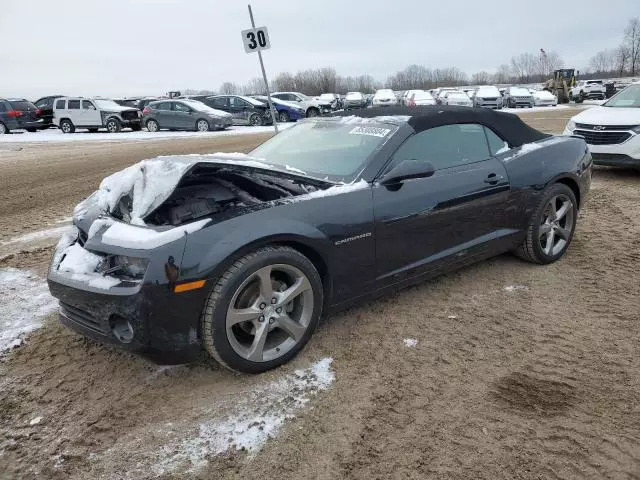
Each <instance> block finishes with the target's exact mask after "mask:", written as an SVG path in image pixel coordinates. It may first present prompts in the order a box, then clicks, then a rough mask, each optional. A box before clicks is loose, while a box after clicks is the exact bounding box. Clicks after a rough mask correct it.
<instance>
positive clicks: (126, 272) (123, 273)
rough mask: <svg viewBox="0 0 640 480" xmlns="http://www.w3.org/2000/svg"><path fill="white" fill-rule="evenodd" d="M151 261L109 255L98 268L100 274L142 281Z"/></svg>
mask: <svg viewBox="0 0 640 480" xmlns="http://www.w3.org/2000/svg"><path fill="white" fill-rule="evenodd" d="M148 266H149V260H148V259H146V258H136V257H127V256H124V255H109V256H108V257H105V258H104V260H103V261H102V263H101V264H100V265H99V266H98V272H99V273H102V274H103V275H112V276H114V277H117V278H123V277H124V278H129V279H131V280H141V279H142V278H143V277H144V274H145V272H146V271H147V267H148Z"/></svg>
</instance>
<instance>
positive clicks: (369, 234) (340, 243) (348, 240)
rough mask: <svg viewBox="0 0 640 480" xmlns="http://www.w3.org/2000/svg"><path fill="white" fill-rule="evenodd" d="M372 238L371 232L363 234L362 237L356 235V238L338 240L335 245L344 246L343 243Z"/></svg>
mask: <svg viewBox="0 0 640 480" xmlns="http://www.w3.org/2000/svg"><path fill="white" fill-rule="evenodd" d="M370 236H371V232H367V233H362V234H360V235H356V236H355V237H348V238H343V239H342V240H338V241H337V242H336V243H335V244H336V245H342V244H343V243H348V242H353V241H354V240H361V239H363V238H367V237H370Z"/></svg>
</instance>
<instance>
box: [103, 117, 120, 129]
mask: <svg viewBox="0 0 640 480" xmlns="http://www.w3.org/2000/svg"><path fill="white" fill-rule="evenodd" d="M105 127H107V132H109V133H118V132H119V131H120V130H122V125H121V124H120V120H118V119H117V118H113V117H111V118H108V119H107V123H106V124H105Z"/></svg>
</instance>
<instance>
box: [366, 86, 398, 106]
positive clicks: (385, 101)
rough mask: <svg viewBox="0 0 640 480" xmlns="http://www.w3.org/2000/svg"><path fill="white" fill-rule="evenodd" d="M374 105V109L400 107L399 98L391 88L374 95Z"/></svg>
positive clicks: (383, 89) (378, 91)
mask: <svg viewBox="0 0 640 480" xmlns="http://www.w3.org/2000/svg"><path fill="white" fill-rule="evenodd" d="M372 105H373V106H374V107H390V106H396V105H398V98H397V97H396V94H395V93H394V92H393V90H391V89H390V88H382V89H380V90H377V91H376V93H375V94H374V95H373V101H372Z"/></svg>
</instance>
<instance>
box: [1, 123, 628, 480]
mask: <svg viewBox="0 0 640 480" xmlns="http://www.w3.org/2000/svg"><path fill="white" fill-rule="evenodd" d="M573 114H575V111H574V110H558V111H549V112H548V113H547V112H532V113H523V114H522V117H523V118H524V119H525V120H526V121H527V122H529V123H530V124H531V125H533V126H534V127H536V128H540V129H542V130H546V131H549V132H555V133H557V132H559V131H561V130H562V128H563V127H564V125H565V123H566V121H567V119H568V118H569V117H570V116H571V115H573ZM263 138H264V136H262V138H260V137H248V136H243V137H226V138H223V139H219V140H206V141H202V140H198V139H193V138H191V139H184V140H176V141H163V142H157V143H156V142H154V143H150V142H144V143H142V142H140V143H137V142H130V143H127V144H115V143H114V144H108V145H107V144H84V145H78V144H72V145H64V144H60V145H58V144H57V145H52V146H37V147H36V146H22V148H23V149H22V150H20V151H12V152H4V153H2V155H0V241H2V240H5V241H6V240H7V239H10V238H12V237H14V236H16V235H21V234H24V233H27V232H32V231H34V230H39V229H42V228H47V227H45V226H44V225H49V224H50V223H52V222H55V221H57V220H59V219H60V218H64V217H66V216H69V215H70V213H71V210H72V208H73V205H75V203H77V201H79V200H80V199H81V198H83V197H85V196H86V195H87V194H88V193H90V192H91V191H92V190H94V189H95V188H96V186H97V185H98V183H99V181H100V179H101V178H102V177H104V176H105V175H106V174H108V173H110V172H113V171H115V170H118V169H120V168H122V167H124V166H126V165H129V164H131V163H133V162H134V161H137V160H140V159H142V158H148V157H151V156H154V155H158V154H170V153H178V152H184V153H194V152H210V151H225V150H226V151H247V150H249V149H250V148H251V146H252V145H253V144H256V143H259V142H260V141H261V140H262V139H263ZM639 205H640V173H638V172H634V171H629V170H612V169H597V170H596V172H595V175H594V180H593V185H592V190H591V193H590V196H589V199H588V201H587V204H586V206H585V208H584V210H583V211H582V212H581V213H580V218H579V222H578V229H577V232H576V235H575V237H574V240H573V243H572V245H571V247H570V249H569V251H568V253H567V254H566V255H565V257H564V258H563V259H562V260H561V261H559V262H557V263H555V264H553V265H550V266H545V267H541V266H534V265H531V264H527V263H524V262H521V261H519V260H517V259H516V258H514V257H512V256H509V255H504V256H501V257H499V258H496V259H493V260H491V261H488V262H484V263H481V264H478V265H475V266H473V267H470V268H466V269H464V270H461V271H458V272H456V273H454V274H450V275H447V276H444V277H441V278H439V279H436V280H434V281H431V282H428V283H425V284H423V285H420V286H416V287H413V288H410V289H408V290H405V291H402V292H399V293H397V294H395V295H391V296H387V297H384V298H380V299H378V300H376V301H374V302H371V303H369V304H365V305H362V306H360V307H357V308H354V309H351V310H349V311H347V312H344V313H342V314H339V315H336V316H333V317H331V318H328V319H326V320H325V321H324V323H323V325H322V326H321V327H320V329H319V330H318V331H317V332H316V334H315V335H314V337H313V338H312V339H311V341H310V343H309V345H308V346H307V347H306V348H305V349H304V350H303V352H301V354H300V355H299V356H298V358H296V359H295V360H294V361H293V362H292V363H291V364H289V365H286V366H284V367H282V368H280V369H277V370H275V371H272V372H269V373H267V374H264V375H260V376H247V375H233V374H231V373H229V372H227V371H225V370H223V369H221V368H218V367H216V366H215V365H213V366H212V365H209V364H205V363H199V364H193V365H184V366H176V367H171V368H168V367H160V366H157V365H155V364H152V363H150V362H149V361H147V360H145V359H142V358H139V357H136V356H132V355H129V354H126V353H123V352H121V351H119V350H117V349H115V348H111V347H107V346H101V345H97V344H95V343H93V342H90V341H87V340H85V339H83V338H81V337H79V336H77V335H75V334H73V333H71V332H68V331H67V330H65V329H63V328H61V327H60V326H59V325H58V323H57V321H56V318H55V315H51V316H50V317H48V318H47V320H46V322H45V325H44V327H43V328H41V329H40V330H37V331H36V332H34V333H32V334H31V335H30V336H29V338H28V340H27V342H26V343H25V344H24V345H23V346H22V347H20V348H18V349H15V350H13V351H11V352H10V353H9V354H8V355H6V356H5V357H3V358H2V359H0V478H1V479H4V478H7V479H9V478H10V479H14V478H16V479H18V478H19V479H22V478H26V479H32V478H33V479H35V478H46V479H67V478H71V479H87V478H104V479H120V478H122V479H125V478H136V479H137V478H154V477H159V478H165V479H166V478H201V479H218V478H225V479H226V478H230V479H264V478H274V477H277V478H283V479H300V478H319V479H343V478H344V479H354V480H355V479H362V480H365V479H366V480H370V479H423V478H438V479H442V478H455V479H471V478H474V479H475V478H483V479H499V478H505V479H555V478H558V479H566V478H590V479H603V478H607V479H638V478H640V355H638V345H640V332H639V329H638V326H639V325H640V294H639V293H638V286H639V285H640V216H639V215H638V211H639V210H638V209H639ZM48 242H49V243H47V241H44V242H43V243H42V244H39V245H37V246H33V247H30V248H27V249H26V251H22V252H20V251H19V250H18V251H12V253H9V254H8V253H7V250H6V249H5V250H4V251H3V250H2V246H1V245H0V267H16V268H28V269H31V270H34V271H36V272H39V273H43V272H44V269H45V268H46V264H47V262H48V259H49V255H50V251H51V249H50V244H51V240H49V241H48ZM3 254H4V257H3ZM0 308H1V307H0ZM405 339H414V340H416V341H417V343H409V345H412V346H407V344H405V342H404V340H405ZM326 357H332V358H333V362H332V365H331V368H332V370H333V372H334V373H335V381H334V382H333V383H332V384H331V385H330V386H329V388H328V389H326V390H323V391H317V392H314V394H313V395H311V394H309V398H308V402H307V403H306V404H305V405H304V406H303V407H301V408H300V409H298V410H296V412H295V418H289V419H288V420H287V421H286V422H285V423H284V424H283V425H282V427H281V428H280V431H279V432H278V434H277V436H274V438H271V439H269V440H268V441H267V442H266V443H265V444H264V446H263V448H262V449H261V450H260V451H257V452H255V451H252V452H249V453H247V452H243V451H236V450H235V449H233V448H231V449H229V450H227V451H226V452H223V453H221V454H219V455H208V456H206V455H205V457H206V464H205V465H204V466H203V467H202V468H198V469H190V468H189V462H188V461H187V462H186V466H185V465H180V466H178V467H176V468H174V469H158V468H157V467H158V465H164V463H163V462H164V461H165V460H166V458H170V457H171V456H172V455H173V456H175V455H178V454H182V453H183V452H182V450H181V448H182V447H181V446H180V445H184V444H183V443H179V442H178V443H175V442H173V443H172V442H168V443H167V439H168V438H171V439H175V438H177V439H180V438H182V437H180V435H179V433H181V432H184V431H187V432H188V431H195V432H196V433H197V431H198V425H201V424H202V422H203V421H205V420H208V419H210V418H217V417H220V418H222V417H224V418H227V417H229V416H232V415H233V414H234V412H235V411H236V409H237V408H238V405H245V408H248V409H249V410H255V412H263V411H266V413H267V414H268V413H269V412H270V411H271V410H269V409H273V408H280V406H281V405H286V401H288V400H287V398H288V397H286V398H285V399H284V400H283V402H285V403H277V402H276V403H275V404H273V403H269V401H270V400H269V395H268V394H265V393H264V392H266V391H267V390H266V389H263V387H262V386H265V385H275V384H277V382H279V381H280V379H282V378H283V376H286V375H292V374H293V373H292V372H294V371H295V370H296V369H304V368H307V367H308V366H309V365H310V364H312V363H313V362H316V361H318V360H319V359H321V358H326ZM247 402H248V403H247ZM273 405H275V407H274V406H273ZM263 413H264V412H263ZM36 417H41V418H42V420H41V421H40V422H39V423H37V424H35V425H30V421H31V420H32V419H34V418H36ZM200 431H201V432H202V427H200ZM167 445H169V447H167ZM194 455H195V454H194ZM196 456H197V455H196ZM196 456H194V457H190V458H191V462H192V463H193V462H194V458H196Z"/></svg>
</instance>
